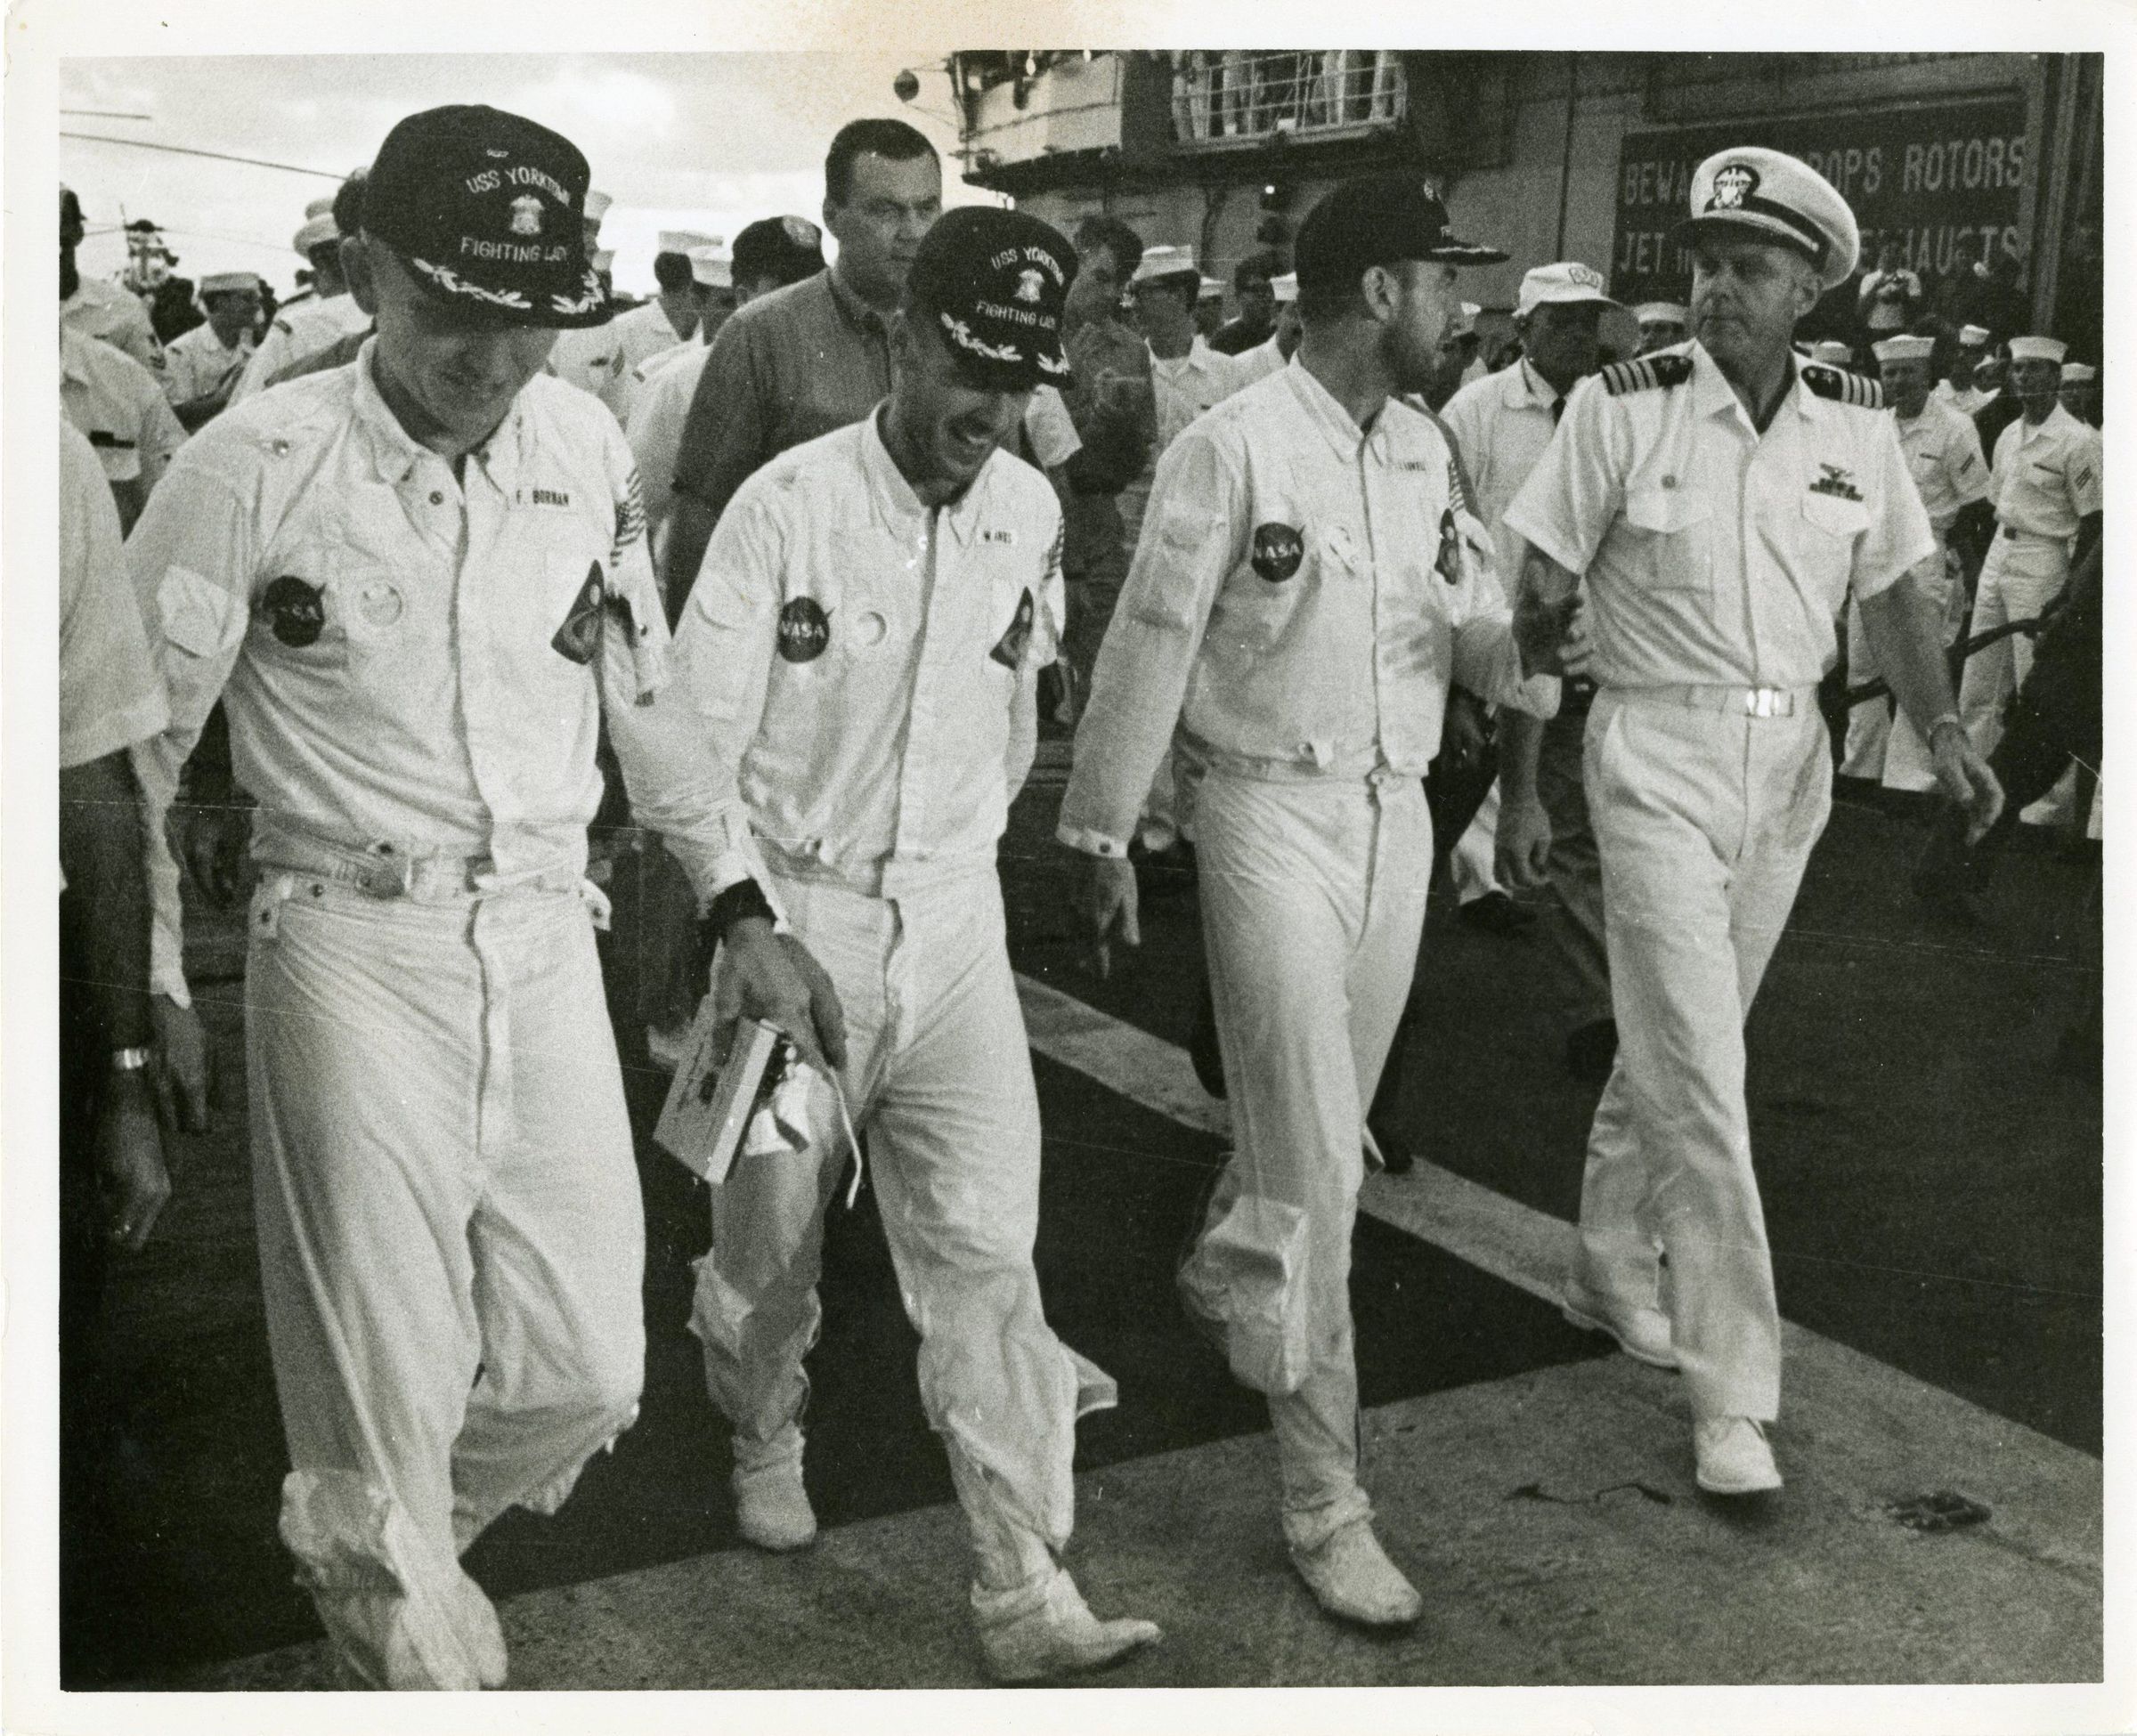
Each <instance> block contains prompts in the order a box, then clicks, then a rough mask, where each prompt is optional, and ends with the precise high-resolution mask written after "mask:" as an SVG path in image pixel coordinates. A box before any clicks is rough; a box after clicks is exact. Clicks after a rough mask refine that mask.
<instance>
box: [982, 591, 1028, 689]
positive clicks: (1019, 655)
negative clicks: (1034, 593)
mask: <svg viewBox="0 0 2137 1736" xmlns="http://www.w3.org/2000/svg"><path fill="white" fill-rule="evenodd" d="M1032 608H1033V604H1032V601H1031V591H1030V589H1029V588H1028V587H1027V588H1026V589H1025V591H1024V594H1023V595H1022V596H1020V597H1018V598H1017V612H1016V613H1015V614H1014V615H1012V616H1011V617H1010V621H1009V630H1008V631H1007V632H1005V633H1003V635H1002V637H1001V638H1000V639H998V640H997V641H996V642H995V648H994V649H993V650H992V651H990V652H988V653H987V655H988V656H989V657H992V658H993V659H994V660H995V661H996V662H997V663H999V664H1001V665H1002V667H1003V669H1021V668H1023V667H1024V648H1025V647H1026V646H1027V645H1029V644H1030V643H1031V617H1032Z"/></svg>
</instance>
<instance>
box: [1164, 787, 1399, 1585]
mask: <svg viewBox="0 0 2137 1736" xmlns="http://www.w3.org/2000/svg"><path fill="white" fill-rule="evenodd" d="M1195 817H1196V826H1197V840H1198V841H1197V849H1198V851H1199V856H1200V862H1201V893H1202V932H1203V939H1204V945H1205V947H1206V950H1207V953H1208V955H1209V976H1210V988H1211V992H1212V994H1213V997H1214V999H1215V1007H1216V1017H1217V1034H1218V1041H1219V1046H1220V1048H1221V1049H1222V1051H1223V1060H1224V1083H1225V1090H1226V1093H1227V1096H1228V1098H1229V1100H1230V1103H1231V1117H1232V1123H1231V1124H1232V1133H1233V1139H1234V1144H1235V1149H1234V1151H1233V1154H1232V1157H1231V1162H1230V1163H1229V1164H1226V1166H1225V1168H1224V1170H1223V1172H1222V1173H1221V1174H1220V1176H1219V1178H1218V1181H1217V1185H1216V1188H1215V1193H1214V1194H1213V1196H1212V1197H1211V1200H1210V1204H1209V1208H1208V1212H1207V1217H1206V1220H1205V1222H1204V1226H1203V1230H1202V1235H1201V1238H1200V1240H1199V1242H1198V1244H1197V1245H1196V1246H1195V1249H1194V1251H1193V1252H1192V1253H1190V1255H1189V1257H1188V1259H1187V1261H1186V1263H1185V1264H1184V1265H1183V1266H1182V1270H1181V1274H1180V1284H1181V1290H1182V1296H1183V1298H1184V1299H1185V1301H1186V1302H1187V1304H1188V1309H1189V1311H1190V1314H1192V1315H1194V1316H1195V1317H1196V1318H1198V1319H1199V1320H1200V1321H1201V1322H1202V1323H1203V1324H1204V1325H1205V1326H1207V1327H1208V1328H1209V1329H1211V1330H1212V1332H1213V1333H1214V1334H1215V1336H1217V1337H1218V1339H1219V1340H1220V1342H1221V1343H1223V1348H1224V1350H1225V1351H1226V1354H1227V1357H1228V1359H1229V1360H1230V1362H1231V1368H1232V1372H1233V1373H1234V1374H1235V1375H1237V1376H1238V1377H1239V1379H1240V1380H1241V1381H1243V1382H1244V1383H1246V1384H1247V1385H1249V1386H1252V1387H1255V1388H1256V1389H1257V1390H1258V1391H1262V1392H1264V1393H1266V1394H1268V1396H1269V1414H1270V1418H1271V1421H1272V1423H1273V1424H1274V1426H1275V1432H1276V1440H1277V1451H1278V1459H1279V1464H1280V1471H1281V1476H1282V1484H1283V1524H1284V1532H1285V1535H1286V1537H1287V1538H1288V1540H1289V1541H1290V1542H1291V1544H1292V1545H1294V1546H1296V1547H1301V1548H1311V1547H1312V1546H1314V1545H1316V1544H1318V1543H1320V1541H1322V1540H1323V1539H1325V1538H1326V1537H1329V1535H1330V1534H1331V1533H1333V1532H1334V1531H1335V1530H1337V1529H1339V1528H1340V1527H1341V1526H1343V1525H1345V1524H1347V1523H1349V1522H1350V1521H1352V1520H1353V1519H1358V1518H1362V1517H1366V1516H1368V1515H1369V1514H1370V1513H1371V1506H1370V1505H1369V1503H1368V1501H1367V1500H1366V1497H1365V1493H1364V1491H1363V1489H1361V1487H1360V1486H1359V1481H1358V1374H1357V1367H1356V1363H1355V1359H1354V1357H1353V1346H1352V1337H1351V1299H1350V1272H1351V1227H1352V1224H1353V1221H1355V1219H1356V1217H1357V1211H1358V1188H1359V1186H1360V1184H1361V1181H1362V1180H1364V1172H1365V1162H1364V1156H1363V1141H1364V1136H1365V1109H1366V1106H1367V1105H1368V1104H1369V1103H1370V1102H1371V1101H1372V1099H1373V1091H1374V1090H1375V1088H1376V1087H1377V1085H1378V1083H1379V1080H1380V1070H1381V1068H1382V1067H1383V1066H1384V1065H1385V1062H1386V1059H1387V1051H1388V1045H1389V1043H1390V1042H1393V1041H1394V1031H1395V1024H1396V1021H1397V1020H1398V1019H1399V1018H1401V1016H1402V1004H1403V1001H1404V999H1405V997H1406V996H1407V995H1408V994H1409V993H1410V976H1411V973H1412V970H1413V968H1414V965H1415V962H1416V960H1417V956H1418V941H1419V939H1420V937H1422V935H1423V932H1424V927H1425V901H1426V892H1427V890H1428V889H1429V888H1430V885H1431V879H1432V816H1431V814H1430V812H1429V810H1428V809H1427V808H1426V804H1425V792H1424V789H1423V787H1422V785H1421V784H1420V783H1419V782H1418V780H1417V779H1415V778H1405V779H1390V780H1387V781H1385V782H1382V781H1374V782H1358V783H1337V782H1335V781H1332V780H1331V781H1322V782H1314V783H1261V782H1255V781H1251V780H1247V779H1244V778H1239V777H1234V776H1231V775H1225V774H1221V773H1217V772H1212V773H1210V774H1208V775H1207V777H1206V778H1205V779H1204V781H1203V782H1202V783H1201V785H1200V786H1199V790H1198V792H1197V795H1196V801H1195Z"/></svg>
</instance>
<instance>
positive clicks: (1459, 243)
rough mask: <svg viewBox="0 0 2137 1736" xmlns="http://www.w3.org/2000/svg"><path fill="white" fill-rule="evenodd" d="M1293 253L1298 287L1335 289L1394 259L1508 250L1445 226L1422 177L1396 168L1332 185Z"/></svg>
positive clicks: (1486, 256) (1481, 256)
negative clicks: (1470, 238)
mask: <svg viewBox="0 0 2137 1736" xmlns="http://www.w3.org/2000/svg"><path fill="white" fill-rule="evenodd" d="M1291 254H1292V259H1293V262H1294V264H1295V267H1296V272H1297V275H1298V283H1299V288H1302V289H1320V288H1342V287H1344V286H1345V285H1347V284H1352V283H1355V282H1356V281H1357V280H1358V279H1359V278H1360V277H1361V276H1362V275H1363V274H1364V273H1365V272H1367V271H1369V270H1370V269H1371V268H1372V267H1373V266H1375V265H1392V264H1395V263H1396V262H1397V261H1398V260H1404V259H1432V260H1438V261H1440V262H1441V263H1442V264H1449V265H1496V264H1499V262H1500V261H1501V260H1503V259H1505V258H1506V255H1505V254H1504V253H1502V252H1500V251H1499V249H1498V248H1497V247H1479V246H1477V245H1476V244H1475V242H1473V241H1464V240H1459V239H1457V238H1456V237H1454V236H1453V235H1450V233H1448V231H1447V207H1445V206H1443V205H1442V204H1441V203H1440V201H1439V199H1438V198H1437V196H1436V195H1434V192H1433V191H1432V190H1431V189H1430V188H1428V187H1426V185H1425V183H1423V182H1421V181H1419V180H1418V179H1417V178H1416V177H1415V176H1413V175H1407V174H1367V175H1360V176H1358V177H1356V178H1355V179H1353V180H1350V181H1345V182H1344V183H1342V184H1341V185H1340V186H1337V187H1336V188H1334V189H1332V190H1331V191H1329V192H1328V193H1327V194H1326V195H1324V196H1323V197H1322V199H1321V201H1320V204H1318V205H1316V206H1315V207H1313V208H1312V210H1311V211H1310V212H1308V213H1307V214H1306V220H1305V222H1304V223H1301V224H1299V226H1298V238H1297V239H1296V241H1294V242H1293V243H1292V247H1291Z"/></svg>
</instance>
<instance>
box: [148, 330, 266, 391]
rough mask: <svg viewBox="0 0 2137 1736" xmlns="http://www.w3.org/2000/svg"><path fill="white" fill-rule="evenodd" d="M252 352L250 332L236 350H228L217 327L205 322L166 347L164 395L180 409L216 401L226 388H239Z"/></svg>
mask: <svg viewBox="0 0 2137 1736" xmlns="http://www.w3.org/2000/svg"><path fill="white" fill-rule="evenodd" d="M252 349H253V344H252V334H251V333H250V332H249V331H247V332H241V333H240V334H239V337H238V341H237V345H236V346H235V347H234V348H232V349H224V348H223V340H222V339H221V338H220V337H216V336H215V327H214V326H212V325H210V324H209V323H208V322H207V320H202V321H201V322H200V323H199V325H197V326H195V327H194V328H193V329H191V331H187V332H181V333H180V334H179V335H178V336H177V337H174V338H172V339H171V341H170V343H169V344H168V345H166V346H165V348H164V352H163V395H164V396H165V398H167V400H169V402H170V404H171V407H172V408H173V409H176V408H177V406H179V405H180V404H190V403H191V402H193V400H194V399H196V398H207V397H212V396H213V395H214V394H215V393H217V392H219V391H221V390H222V388H223V386H224V385H236V384H237V381H238V376H239V375H240V374H241V373H242V372H243V371H244V369H245V364H246V363H247V362H248V361H251V360H252Z"/></svg>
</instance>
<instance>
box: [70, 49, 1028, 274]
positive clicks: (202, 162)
mask: <svg viewBox="0 0 2137 1736" xmlns="http://www.w3.org/2000/svg"><path fill="white" fill-rule="evenodd" d="M940 59H941V57H940V56H939V54H938V55H933V56H930V55H928V54H926V53H922V52H919V51H915V52H914V53H912V54H908V55H906V56H905V57H904V58H902V59H901V58H899V57H898V56H897V55H894V54H884V53H856V54H834V53H807V54H800V53H797V54H762V53H715V54H551V55H510V54H485V55H423V54H407V55H394V54H380V55H375V56H368V57H363V58H353V57H349V56H323V55H322V56H308V57H301V58H298V57H288V56H280V55H276V56H267V55H258V56H232V57H228V58H219V59H215V60H202V59H190V60H189V59H155V60H73V61H66V62H64V63H63V65H62V68H61V84H60V103H61V115H60V126H61V130H62V134H101V135H102V136H103V137H104V138H106V139H120V140H126V141H131V142H129V143H120V144H112V143H105V142H92V141H90V140H86V139H80V138H72V137H66V136H62V137H61V140H60V176H61V180H63V181H65V182H66V183H68V184H69V186H71V187H72V188H73V189H74V190H75V191H77V193H79V194H80V195H81V198H82V206H83V209H84V212H85V215H86V216H87V218H88V221H89V225H90V231H91V234H90V239H88V240H87V241H85V243H84V244H83V247H82V251H81V254H80V256H79V260H80V264H81V265H82V267H83V269H84V270H85V271H87V272H95V273H98V274H100V275H109V274H110V273H112V272H116V271H118V268H119V267H120V265H121V264H123V263H124V247H123V244H122V243H121V242H120V241H119V239H118V237H117V235H116V233H105V232H101V231H105V230H106V229H107V228H110V229H112V230H116V227H117V225H118V223H120V222H122V221H123V220H124V219H126V218H133V217H139V216H144V215H145V216H149V217H152V218H153V219H155V221H156V222H157V223H159V224H161V225H162V226H163V230H164V233H165V236H166V239H167V240H168V241H169V243H170V245H171V247H172V249H173V250H174V251H175V252H176V253H177V254H178V255H179V256H180V261H181V263H180V265H179V270H180V272H182V273H183V275H185V276H187V277H190V278H193V279H195V280H198V279H199V276H200V275H201V274H202V273H203V272H214V271H236V270H250V271H255V272H260V273H261V274H262V275H263V276H264V277H265V278H266V279H267V280H268V281H269V282H270V283H272V284H273V285H274V286H275V288H276V289H277V290H278V291H280V292H287V290H288V288H289V287H290V284H291V282H292V279H293V273H294V272H296V270H297V266H298V265H299V264H301V263H302V262H301V261H300V260H299V259H298V258H297V255H296V254H295V253H293V252H292V251H291V250H290V247H289V239H290V237H291V236H292V235H294V234H295V233H296V231H297V225H298V224H299V223H302V222H303V220H304V210H305V204H306V203H307V202H308V201H309V200H311V199H316V198H318V197H320V195H321V194H322V193H328V192H331V191H333V188H334V184H335V180H334V178H335V177H338V176H340V175H342V174H346V173H347V172H348V171H349V170H350V169H352V168H354V167H355V166H357V165H358V164H359V163H362V162H365V161H368V160H369V158H370V156H371V154H372V152H373V151H374V150H377V148H378V142H379V141H380V140H381V139H382V138H384V137H385V135H386V131H387V130H388V129H389V128H390V127H391V126H393V124H394V121H396V120H398V119H399V118H401V117H402V116H403V115H406V114H409V113H411V112H413V111H415V110H420V109H427V108H431V107H434V106H435V105H437V104H440V103H445V102H488V103H492V104H494V105H495V106H497V107H498V108H500V109H509V110H514V111H516V112H517V113H520V114H524V115H527V116H530V117H532V118H534V119H536V120H539V121H541V122H542V123H544V124H545V125H547V126H553V127H555V128H556V129H557V131H558V132H560V133H562V134H565V136H566V137H567V138H569V139H570V140H571V141H572V142H573V143H574V144H576V145H577V146H578V147H579V148H580V149H581V150H583V151H584V152H585V153H586V156H587V160H588V161H589V163H590V164H591V165H592V166H593V176H594V185H595V186H597V187H598V188H601V189H603V190H604V191H607V192H609V193H611V194H613V196H614V199H615V204H614V205H613V207H611V208H610V211H609V214H608V216H607V218H606V219H605V222H604V223H603V224H602V231H601V239H602V244H603V245H604V246H605V247H613V248H614V249H615V252H616V265H615V274H616V283H617V287H618V288H623V289H630V290H635V291H638V292H645V291H649V290H650V289H651V288H652V287H653V255H654V247H655V238H656V236H657V234H658V232H659V231H661V230H662V229H696V230H701V231H707V232H710V233H712V234H715V235H719V236H721V237H724V238H727V239H732V238H733V236H734V234H735V231H736V230H738V229H739V228H741V227H742V225H743V223H749V222H751V221H752V220H753V219H755V218H758V217H765V216H776V215H781V214H783V213H786V212H798V213H800V215H803V216H806V217H809V218H812V219H815V218H817V217H819V216H820V215H821V214H820V209H819V207H821V206H822V204H823V199H824V186H823V180H824V174H823V164H824V151H825V146H826V145H827V144H829V142H830V141H831V135H832V134H833V133H834V132H836V131H837V130H838V128H839V126H841V124H842V123H844V122H845V121H848V120H851V119H853V118H856V117H857V116H861V115H902V116H904V117H905V118H907V119H909V120H911V121H913V122H914V124H915V125H916V126H919V127H920V129H921V130H922V132H923V133H925V134H928V136H929V137H930V139H932V140H933V141H934V142H935V143H936V146H937V148H938V150H946V151H947V149H948V148H950V147H952V146H954V145H955V142H956V130H955V126H954V124H952V122H951V120H950V115H951V112H952V110H951V103H950V93H949V79H948V76H947V74H946V73H943V72H941V71H938V70H934V69H933V68H935V67H936V66H938V65H939V62H940ZM908 65H911V66H914V67H916V68H917V69H919V70H920V72H921V76H922V89H921V94H920V97H919V99H918V101H917V102H916V103H915V104H914V105H910V106H908V105H906V104H902V103H900V102H899V101H898V99H897V98H896V97H895V96H894V95H892V94H891V90H890V81H891V79H892V78H893V77H896V76H897V74H898V70H899V69H900V68H901V67H905V66H908ZM67 110H100V111H106V112H103V113H88V114H84V113H69V112H67ZM930 110H931V111H932V113H930V112H928V111H930ZM114 114H133V115H142V114H145V115H147V116H149V117H150V118H149V119H147V120H145V121H143V120H134V119H119V118H112V116H113V115H114ZM145 144H154V145H162V146H173V145H175V146H183V147H187V148H189V149H191V150H213V151H221V152H224V153H226V154H228V155H230V156H234V157H248V158H261V159H264V161H267V162H272V163H280V164H287V165H290V166H293V167H296V168H303V169H315V170H319V171H322V172H323V173H322V174H312V175H307V174H292V173H290V172H288V170H287V169H275V168H262V167H253V166H247V165H245V164H240V163H228V162H221V161H217V160H215V159H214V158H206V157H190V156H183V155H179V154H176V153H174V152H171V151H167V150H145V149H142V145H145ZM945 168H946V171H947V184H946V186H945V189H944V193H945V198H946V200H947V202H948V203H951V204H957V203H962V202H968V201H971V200H974V199H987V198H989V197H991V196H990V195H987V194H985V193H983V192H980V191H979V190H978V189H968V188H965V187H963V184H962V183H959V182H957V180H956V164H955V159H951V160H949V161H947V162H946V164H945Z"/></svg>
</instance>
